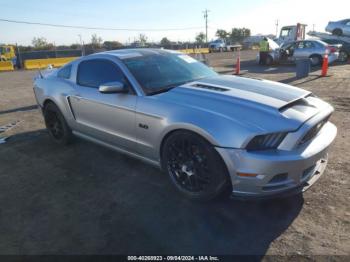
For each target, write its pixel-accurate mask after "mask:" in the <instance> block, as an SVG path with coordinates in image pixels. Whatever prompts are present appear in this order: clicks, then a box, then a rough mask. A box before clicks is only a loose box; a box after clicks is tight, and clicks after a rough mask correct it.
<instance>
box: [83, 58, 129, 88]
mask: <svg viewBox="0 0 350 262" xmlns="http://www.w3.org/2000/svg"><path fill="white" fill-rule="evenodd" d="M114 81H120V82H122V83H124V84H127V81H126V79H125V77H124V75H123V73H122V72H121V70H120V69H119V68H118V66H117V65H115V64H114V63H113V62H111V61H108V60H103V59H93V60H87V61H83V62H81V63H80V64H79V67H78V76H77V83H78V84H79V85H81V86H87V87H94V88H98V87H99V86H100V85H102V84H105V83H108V82H114Z"/></svg>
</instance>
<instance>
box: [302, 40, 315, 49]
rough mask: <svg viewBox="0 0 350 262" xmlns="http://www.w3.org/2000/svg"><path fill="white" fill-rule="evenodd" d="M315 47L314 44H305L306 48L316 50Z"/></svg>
mask: <svg viewBox="0 0 350 262" xmlns="http://www.w3.org/2000/svg"><path fill="white" fill-rule="evenodd" d="M314 47H315V45H314V44H313V43H312V42H309V41H308V42H305V44H304V48H314Z"/></svg>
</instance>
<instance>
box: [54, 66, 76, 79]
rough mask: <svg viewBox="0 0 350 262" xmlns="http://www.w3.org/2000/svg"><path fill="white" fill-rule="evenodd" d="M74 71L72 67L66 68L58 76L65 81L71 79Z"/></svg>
mask: <svg viewBox="0 0 350 262" xmlns="http://www.w3.org/2000/svg"><path fill="white" fill-rule="evenodd" d="M71 71H72V65H68V66H65V67H63V68H61V70H60V71H58V73H57V76H58V77H60V78H64V79H69V78H70V74H71Z"/></svg>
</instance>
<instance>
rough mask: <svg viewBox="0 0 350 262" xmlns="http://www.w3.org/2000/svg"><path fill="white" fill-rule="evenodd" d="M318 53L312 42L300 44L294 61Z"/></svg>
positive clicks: (301, 42)
mask: <svg viewBox="0 0 350 262" xmlns="http://www.w3.org/2000/svg"><path fill="white" fill-rule="evenodd" d="M315 52H316V47H315V45H314V43H312V42H311V41H300V42H298V45H297V48H296V50H295V52H294V59H298V58H309V57H310V55H312V54H314V53H315Z"/></svg>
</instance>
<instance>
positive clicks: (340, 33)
mask: <svg viewBox="0 0 350 262" xmlns="http://www.w3.org/2000/svg"><path fill="white" fill-rule="evenodd" d="M332 34H333V35H336V36H342V35H343V31H342V30H341V29H339V28H337V29H334V30H333V32H332Z"/></svg>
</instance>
